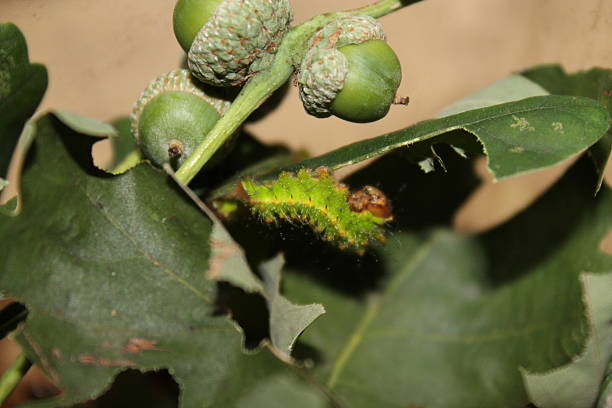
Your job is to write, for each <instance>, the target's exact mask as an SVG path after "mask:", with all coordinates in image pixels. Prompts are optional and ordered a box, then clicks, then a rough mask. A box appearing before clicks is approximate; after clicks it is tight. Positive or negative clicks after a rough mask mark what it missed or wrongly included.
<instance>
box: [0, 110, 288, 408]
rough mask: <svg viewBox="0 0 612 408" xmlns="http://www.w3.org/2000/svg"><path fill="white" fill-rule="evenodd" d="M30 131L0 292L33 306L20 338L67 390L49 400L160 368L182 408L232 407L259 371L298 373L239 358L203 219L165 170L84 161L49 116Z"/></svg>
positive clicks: (8, 224) (83, 153)
mask: <svg viewBox="0 0 612 408" xmlns="http://www.w3.org/2000/svg"><path fill="white" fill-rule="evenodd" d="M37 124H38V132H37V135H36V140H35V143H34V145H33V147H32V152H31V153H32V154H31V155H30V162H29V165H28V166H26V171H25V173H24V174H23V178H22V184H23V191H22V203H23V205H22V208H21V211H20V213H19V215H18V216H17V217H6V216H0V241H1V242H2V243H3V256H2V257H1V258H0V288H1V289H2V292H6V293H8V294H9V295H10V296H13V297H15V298H17V299H19V300H20V301H21V302H23V303H24V304H25V305H26V307H27V308H28V310H29V315H28V318H27V321H26V323H25V325H24V326H23V327H22V329H21V331H20V333H19V336H18V339H19V341H20V342H21V344H22V345H23V346H24V348H25V349H26V351H27V353H28V356H29V357H30V358H31V359H32V360H33V361H34V362H35V363H36V364H37V365H38V366H40V367H41V368H42V369H43V370H44V371H45V373H46V374H47V375H48V376H49V377H50V378H51V379H52V380H54V381H55V382H56V383H57V384H58V386H59V387H60V388H61V389H62V390H63V391H64V393H63V394H62V396H61V397H60V399H59V400H58V401H52V402H48V403H46V405H43V406H49V407H51V406H53V407H55V406H65V405H68V404H70V403H74V402H78V401H82V400H85V399H88V398H91V397H95V396H97V395H99V394H100V393H101V392H102V391H103V390H104V389H105V388H106V387H107V386H108V385H109V384H110V382H111V381H112V379H113V378H114V376H115V375H116V374H117V373H119V372H120V371H122V370H124V369H126V368H135V369H139V370H157V369H161V368H168V369H169V371H170V373H171V374H172V375H173V376H175V378H176V380H177V382H178V383H179V384H180V387H181V391H182V394H181V406H183V407H202V406H209V407H226V406H231V405H232V404H238V401H240V400H241V399H242V398H249V396H250V395H251V393H254V392H257V387H259V382H260V381H267V378H268V377H267V375H279V376H289V378H290V377H291V376H292V375H293V374H291V373H290V372H287V369H286V367H285V366H284V365H283V364H282V363H280V362H279V361H278V360H277V359H276V358H274V357H273V356H272V355H271V354H270V353H268V352H260V353H258V354H256V355H254V356H250V355H247V354H245V353H244V352H243V351H242V349H243V338H242V335H241V333H240V331H239V329H238V327H237V325H236V324H235V323H234V322H232V321H231V320H230V319H229V318H228V317H227V316H219V313H218V311H217V309H216V306H215V296H216V286H217V285H216V283H215V282H213V281H210V280H208V279H207V278H206V274H207V270H208V269H209V265H211V264H213V263H215V264H216V265H217V266H216V268H224V267H225V265H224V259H223V258H218V259H214V258H213V257H212V256H211V255H212V254H211V248H210V244H209V238H210V234H211V222H210V220H209V219H208V218H207V217H206V216H205V215H204V214H203V213H202V212H201V211H200V210H199V209H198V208H197V207H196V206H195V205H194V204H193V202H192V201H191V200H190V199H189V198H188V197H186V196H185V195H183V194H182V192H181V191H180V190H178V189H177V188H176V186H175V184H174V183H173V182H172V181H171V180H170V179H168V177H167V176H166V175H165V173H163V172H161V171H159V170H156V169H154V168H152V167H150V166H149V165H147V164H141V165H139V166H137V167H135V168H133V169H132V170H131V171H129V172H127V173H125V174H123V175H121V176H117V177H111V176H109V175H108V174H105V173H103V172H101V171H99V170H98V169H96V168H95V167H94V166H93V164H92V163H91V156H90V154H89V152H90V148H91V142H92V139H90V138H87V137H86V136H84V135H81V134H78V133H76V132H74V131H72V130H70V129H68V128H67V127H65V126H64V125H62V124H61V123H60V122H59V121H57V120H55V119H54V118H53V117H51V116H47V117H44V118H43V119H41V120H39V122H38V123H37ZM232 267H241V268H248V266H247V265H246V264H242V265H237V264H236V263H233V264H232ZM266 386H267V385H266Z"/></svg>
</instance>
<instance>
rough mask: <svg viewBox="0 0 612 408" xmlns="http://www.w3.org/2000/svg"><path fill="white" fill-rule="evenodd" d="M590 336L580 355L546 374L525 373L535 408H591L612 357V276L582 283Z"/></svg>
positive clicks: (591, 279) (588, 277)
mask: <svg viewBox="0 0 612 408" xmlns="http://www.w3.org/2000/svg"><path fill="white" fill-rule="evenodd" d="M582 283H583V286H584V291H585V299H586V302H587V304H588V306H589V317H590V322H591V324H592V330H593V333H592V335H591V337H590V339H589V341H588V343H587V347H586V350H585V352H584V353H583V355H581V356H580V358H578V359H576V361H574V362H573V363H572V364H570V365H568V366H566V367H562V368H560V369H559V370H555V371H553V372H551V373H546V374H529V373H525V374H524V376H525V385H526V387H527V390H528V391H529V397H530V400H531V401H532V402H533V403H535V404H536V405H537V406H538V407H545V408H565V407H569V406H570V405H571V407H572V408H591V407H593V406H594V405H595V402H596V400H597V396H598V394H599V388H600V385H601V384H602V383H603V379H604V378H605V376H606V367H607V366H608V362H609V361H610V358H611V356H612V296H610V293H611V291H612V274H606V275H601V276H599V275H595V276H591V275H585V276H584V277H583V279H582Z"/></svg>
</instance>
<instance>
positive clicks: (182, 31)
mask: <svg viewBox="0 0 612 408" xmlns="http://www.w3.org/2000/svg"><path fill="white" fill-rule="evenodd" d="M292 19H293V10H292V8H291V4H289V0H179V1H178V2H177V3H176V6H175V8H174V15H173V26H174V33H175V35H176V38H177V39H178V41H179V43H180V44H181V47H183V49H184V50H185V51H186V52H188V56H187V57H188V63H189V69H190V70H191V72H192V73H193V75H194V76H195V77H196V78H198V79H199V80H200V81H202V82H204V83H207V84H210V85H215V86H234V85H240V84H242V83H244V82H245V81H246V80H247V79H248V78H249V75H251V74H252V73H254V72H256V71H258V70H261V69H264V68H265V67H266V66H267V64H269V63H270V61H271V60H272V56H273V55H274V54H275V53H276V51H277V47H278V45H279V44H280V42H281V40H282V38H283V36H284V35H285V33H286V32H287V31H288V30H289V28H290V25H291V21H292Z"/></svg>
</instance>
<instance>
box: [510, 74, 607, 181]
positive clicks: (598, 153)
mask: <svg viewBox="0 0 612 408" xmlns="http://www.w3.org/2000/svg"><path fill="white" fill-rule="evenodd" d="M522 75H524V76H525V77H527V78H529V79H530V80H532V81H534V82H537V83H538V84H540V85H541V86H543V87H544V88H546V90H548V92H550V93H552V94H556V95H576V96H586V97H589V98H593V99H595V100H597V101H599V102H601V103H602V104H603V105H604V106H605V107H606V108H607V109H608V112H611V113H612V70H610V69H603V68H592V69H590V70H588V71H579V72H575V73H572V74H568V73H566V72H565V70H564V69H563V68H562V67H561V66H559V65H544V66H540V67H535V68H532V69H529V70H527V71H525V72H523V73H522ZM611 152H612V132H611V131H610V130H608V133H607V135H606V136H605V137H603V138H602V139H601V140H600V141H599V142H598V143H597V144H595V145H594V146H593V147H592V148H591V149H589V155H590V157H591V159H592V160H593V164H594V165H595V169H596V170H597V176H598V177H597V184H596V192H597V191H599V189H600V188H601V185H602V182H603V177H604V169H605V167H606V163H607V162H608V160H609V158H610V154H611Z"/></svg>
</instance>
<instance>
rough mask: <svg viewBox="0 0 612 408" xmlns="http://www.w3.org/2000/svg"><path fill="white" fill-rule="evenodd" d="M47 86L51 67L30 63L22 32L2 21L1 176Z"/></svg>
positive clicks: (0, 41)
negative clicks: (47, 68)
mask: <svg viewBox="0 0 612 408" xmlns="http://www.w3.org/2000/svg"><path fill="white" fill-rule="evenodd" d="M46 89H47V70H46V69H45V67H44V66H42V65H39V64H30V60H29V58H28V48H27V45H26V42H25V38H24V37H23V34H21V31H19V29H18V28H17V27H16V26H15V25H13V24H10V23H8V24H0V176H4V175H5V174H6V170H7V169H8V165H9V161H10V158H11V155H12V153H13V149H14V147H15V144H16V142H17V138H18V137H19V134H20V133H21V129H22V128H23V126H24V124H25V122H26V121H27V120H28V118H30V116H32V114H33V113H34V111H35V110H36V108H37V107H38V105H39V103H40V101H41V99H42V97H43V95H44V93H45V90H46Z"/></svg>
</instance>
